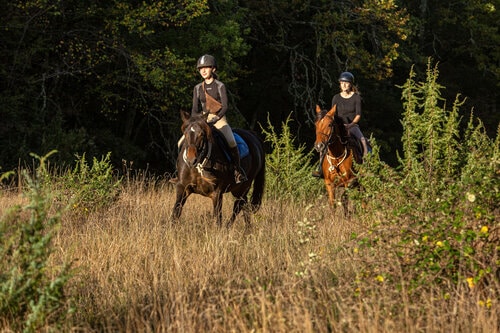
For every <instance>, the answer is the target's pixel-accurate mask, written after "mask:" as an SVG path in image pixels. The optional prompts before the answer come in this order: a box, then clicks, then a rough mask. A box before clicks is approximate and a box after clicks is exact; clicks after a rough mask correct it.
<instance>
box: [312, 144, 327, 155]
mask: <svg viewBox="0 0 500 333" xmlns="http://www.w3.org/2000/svg"><path fill="white" fill-rule="evenodd" d="M325 148H326V145H325V144H324V143H323V142H318V143H316V144H314V150H316V151H317V152H318V153H322V152H324V151H325Z"/></svg>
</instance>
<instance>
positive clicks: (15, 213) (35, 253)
mask: <svg viewBox="0 0 500 333" xmlns="http://www.w3.org/2000/svg"><path fill="white" fill-rule="evenodd" d="M35 157H37V158H38V159H39V161H40V166H39V167H38V169H37V170H36V173H35V175H34V177H32V176H30V175H28V174H27V173H24V178H25V179H26V183H27V189H26V191H25V195H26V196H27V197H28V199H29V204H28V205H27V206H25V207H21V206H19V205H18V206H14V207H12V208H11V209H10V210H9V211H8V212H6V214H4V215H3V216H2V217H1V220H0V240H1V242H2V246H1V247H0V258H1V260H0V318H2V320H4V322H3V323H4V324H5V323H9V324H10V327H11V328H12V329H14V331H24V332H36V331H40V330H41V329H44V330H45V329H48V328H49V329H50V328H52V329H54V330H58V329H60V327H61V325H62V324H63V321H64V319H65V317H66V315H67V314H68V313H69V311H70V310H71V307H70V305H69V301H70V300H69V298H68V297H67V296H66V294H65V293H64V286H65V285H66V283H67V282H68V280H69V279H70V278H71V271H70V266H71V265H70V264H68V263H62V264H61V265H60V266H57V265H54V264H53V263H51V264H50V265H49V257H50V255H51V253H52V252H53V248H52V247H51V241H52V237H53V236H54V234H55V233H56V231H57V228H58V227H59V225H60V216H61V212H59V211H57V212H55V213H54V214H51V213H49V211H50V209H51V203H52V198H51V196H50V190H49V188H48V187H46V186H45V184H44V179H46V176H47V170H46V167H45V161H46V158H47V157H48V156H45V157H41V158H40V157H38V156H35Z"/></svg>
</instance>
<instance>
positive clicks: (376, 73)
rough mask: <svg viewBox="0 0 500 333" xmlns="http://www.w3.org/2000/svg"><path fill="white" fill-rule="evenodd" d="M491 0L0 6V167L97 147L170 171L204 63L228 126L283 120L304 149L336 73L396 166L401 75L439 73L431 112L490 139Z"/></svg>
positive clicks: (69, 156) (498, 117)
mask: <svg viewBox="0 0 500 333" xmlns="http://www.w3.org/2000/svg"><path fill="white" fill-rule="evenodd" d="M499 7H500V1H499V0H491V1H483V0H456V1H451V2H448V1H437V0H420V1H411V2H407V1H397V0H365V1H363V0H359V1H358V0H345V1H332V0H330V1H325V0H323V1H322V0H311V1H306V0H304V1H295V0H252V1H249V0H247V1H245V0H240V1H237V0H216V1H204V0H168V1H149V0H145V1H135V0H119V1H90V0H68V1H55V0H28V1H19V0H13V1H1V2H0V17H1V20H0V59H1V61H0V147H1V149H0V167H1V169H0V170H1V171H7V170H10V169H13V168H16V167H17V166H19V165H24V164H29V163H30V159H31V157H30V155H29V154H30V153H31V152H34V153H36V154H39V155H43V154H45V153H47V152H49V151H51V150H53V149H57V151H58V154H57V155H56V156H55V157H54V158H53V160H55V161H56V163H58V164H59V165H71V164H72V163H74V162H75V161H76V160H77V157H76V156H81V155H82V154H85V155H86V156H87V157H100V156H103V155H106V153H107V152H111V159H112V161H113V163H114V164H115V165H116V166H117V167H119V166H120V165H121V164H122V163H126V164H127V165H129V166H130V165H133V167H134V168H135V169H148V170H150V171H152V172H154V173H158V174H163V173H170V172H173V171H174V169H175V166H174V161H175V158H176V156H177V146H176V142H177V139H178V137H179V136H180V116H179V112H180V110H181V109H185V110H189V109H190V108H191V98H192V89H193V86H194V85H195V84H196V83H197V82H199V81H200V77H199V75H198V73H197V71H196V68H195V64H196V60H197V58H198V57H199V56H201V55H203V54H205V53H209V54H213V55H214V56H215V57H216V58H217V61H218V64H219V78H220V79H221V80H222V81H223V82H224V83H225V84H226V86H227V87H228V91H229V98H230V104H231V105H230V110H229V115H228V118H229V122H230V124H232V126H233V127H244V128H250V129H254V130H256V131H258V132H260V128H261V126H266V124H267V123H268V121H269V122H270V123H271V124H273V125H274V126H276V127H277V128H279V127H280V125H281V124H282V122H283V121H285V119H286V118H287V117H289V116H290V117H291V119H292V122H290V123H289V125H290V126H292V129H293V133H294V136H295V138H296V141H297V142H298V143H301V144H305V145H306V146H307V147H309V146H310V147H312V141H313V135H314V125H313V115H314V106H315V104H317V103H318V104H320V105H321V106H323V107H329V106H330V103H331V99H332V97H333V95H334V94H335V93H337V92H338V83H337V77H338V75H339V73H340V72H342V71H345V70H348V71H351V72H352V73H353V74H354V75H355V77H356V81H357V84H358V86H359V88H360V90H361V92H362V97H363V119H362V122H361V127H362V130H363V132H364V133H365V135H367V136H370V135H373V136H374V137H375V138H376V140H377V143H378V144H379V145H380V147H381V152H380V153H381V157H382V158H383V159H384V160H386V161H387V162H388V163H392V162H394V161H395V160H396V153H397V151H398V150H400V146H401V141H400V137H401V132H402V127H401V124H400V119H401V114H402V112H403V105H402V102H401V89H400V88H399V87H398V86H399V85H401V84H403V83H404V82H405V80H406V79H407V78H408V75H409V72H410V69H411V68H412V66H413V68H414V69H415V71H416V72H417V73H420V75H421V76H422V78H425V71H426V70H427V68H428V66H427V65H428V63H429V62H431V63H433V64H435V65H436V66H438V67H439V72H440V77H439V82H440V83H441V84H442V85H443V86H444V87H446V90H445V96H443V101H442V103H443V105H444V104H446V105H449V107H450V108H451V106H452V103H453V101H454V100H455V97H456V96H457V94H460V98H461V99H464V100H465V102H464V105H463V106H462V108H461V113H462V116H463V117H464V118H465V119H468V117H469V115H470V112H471V110H472V112H473V113H474V115H475V116H477V117H479V118H480V119H481V120H482V121H483V122H484V123H485V127H486V129H487V130H488V132H489V134H491V135H494V134H495V131H496V130H497V127H498V124H499V121H500V114H499V112H498V111H497V106H498V88H499V87H500V83H499V76H500V69H499V65H500V51H499V47H498V46H499V44H500V35H499V32H498V27H499V22H500V15H499V12H498V9H499Z"/></svg>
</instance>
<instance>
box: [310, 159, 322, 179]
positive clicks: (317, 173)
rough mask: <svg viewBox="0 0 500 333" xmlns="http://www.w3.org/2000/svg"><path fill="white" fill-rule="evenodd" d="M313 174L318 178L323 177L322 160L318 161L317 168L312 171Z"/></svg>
mask: <svg viewBox="0 0 500 333" xmlns="http://www.w3.org/2000/svg"><path fill="white" fill-rule="evenodd" d="M311 175H312V176H313V177H316V178H323V169H322V168H321V161H320V162H319V163H318V166H317V168H316V170H313V172H311Z"/></svg>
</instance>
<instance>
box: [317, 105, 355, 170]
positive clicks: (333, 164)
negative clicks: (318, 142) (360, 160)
mask: <svg viewBox="0 0 500 333" xmlns="http://www.w3.org/2000/svg"><path fill="white" fill-rule="evenodd" d="M325 118H329V119H330V124H329V125H328V127H329V128H330V133H329V134H328V133H324V132H319V134H320V135H323V136H325V137H327V138H328V139H327V140H326V143H324V141H322V143H323V145H324V148H323V149H322V151H321V152H320V156H321V157H322V158H323V156H325V151H326V158H327V160H328V164H330V167H329V168H328V171H330V172H332V171H333V170H335V171H337V173H340V168H339V166H340V165H341V164H342V163H343V162H344V161H345V159H346V158H347V156H348V155H349V151H348V149H347V141H342V137H341V136H340V133H339V131H335V130H334V128H333V127H334V126H335V119H334V118H333V117H332V116H330V115H328V114H326V115H325V116H324V117H323V118H322V119H325ZM334 135H335V136H337V139H338V140H339V142H340V143H341V144H342V146H343V147H344V151H343V152H342V154H341V155H340V156H335V155H333V154H332V153H331V152H330V149H328V147H329V146H330V145H331V144H332V143H333V137H334Z"/></svg>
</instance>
